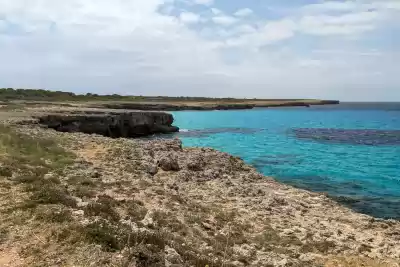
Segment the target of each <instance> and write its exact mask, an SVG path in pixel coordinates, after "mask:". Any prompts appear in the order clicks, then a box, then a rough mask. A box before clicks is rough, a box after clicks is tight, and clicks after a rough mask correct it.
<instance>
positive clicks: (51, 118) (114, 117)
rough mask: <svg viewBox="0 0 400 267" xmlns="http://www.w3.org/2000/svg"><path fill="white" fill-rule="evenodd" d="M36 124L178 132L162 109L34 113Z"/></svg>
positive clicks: (122, 133)
mask: <svg viewBox="0 0 400 267" xmlns="http://www.w3.org/2000/svg"><path fill="white" fill-rule="evenodd" d="M37 118H38V121H39V123H40V124H42V125H45V126H47V127H49V128H52V129H55V130H57V131H60V132H83V133H88V134H100V135H104V136H108V137H113V138H118V137H138V136H146V135H151V134H156V133H171V132H178V131H179V128H178V127H176V126H172V123H173V121H174V118H173V116H172V115H171V114H168V113H164V112H142V111H125V112H105V111H104V112H84V113H77V114H74V113H72V114H71V113H58V114H47V115H40V116H37Z"/></svg>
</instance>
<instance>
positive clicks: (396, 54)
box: [0, 0, 400, 101]
mask: <svg viewBox="0 0 400 267" xmlns="http://www.w3.org/2000/svg"><path fill="white" fill-rule="evenodd" d="M399 15H400V1H399V0H348V1H335V0H333V1H328V0H327V1H322V0H321V1H320V0H314V1H311V0H290V1H282V0H247V1H239V0H113V1H111V0H85V1H82V0H69V1H65V0H30V1H24V0H13V1H9V0H0V58H1V59H2V63H3V64H1V66H0V87H24V88H48V89H62V90H70V91H74V92H97V93H120V94H135V95H190V96H213V97H222V96H233V97H266V98H331V99H340V100H360V101H366V100H369V101H400V76H399V75H398V73H399V72H400V67H399V64H398V62H399V60H400V16H399ZM4 62H5V63H6V64H4Z"/></svg>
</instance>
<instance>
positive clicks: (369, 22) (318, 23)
mask: <svg viewBox="0 0 400 267" xmlns="http://www.w3.org/2000/svg"><path fill="white" fill-rule="evenodd" d="M378 19H379V13H378V12H375V11H372V12H361V13H352V14H345V15H341V16H327V15H319V16H306V17H303V18H302V19H301V20H300V22H299V23H300V28H301V30H302V31H303V32H304V33H308V34H315V35H332V34H358V33H363V32H365V31H370V30H373V29H374V28H375V22H376V21H377V20H378Z"/></svg>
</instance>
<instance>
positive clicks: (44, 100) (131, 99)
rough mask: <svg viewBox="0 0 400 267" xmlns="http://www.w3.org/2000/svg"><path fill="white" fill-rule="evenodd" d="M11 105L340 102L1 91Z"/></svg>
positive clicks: (191, 106) (217, 106)
mask: <svg viewBox="0 0 400 267" xmlns="http://www.w3.org/2000/svg"><path fill="white" fill-rule="evenodd" d="M1 101H3V102H7V103H9V102H11V103H14V104H15V105H18V104H20V105H21V104H23V105H24V106H37V105H41V106H43V105H46V104H47V105H53V106H70V107H87V108H106V109H129V110H162V111H180V110H235V109H237V110H241V109H253V108H273V107H310V106H314V105H335V104H339V103H340V102H339V101H338V100H319V99H239V98H208V97H167V96H122V95H116V94H114V95H97V94H83V95H79V94H74V93H71V92H61V91H48V90H27V89H12V88H8V89H7V88H3V89H0V102H1Z"/></svg>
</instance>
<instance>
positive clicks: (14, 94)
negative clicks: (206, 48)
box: [0, 88, 303, 107]
mask: <svg viewBox="0 0 400 267" xmlns="http://www.w3.org/2000/svg"><path fill="white" fill-rule="evenodd" d="M11 100H29V101H138V102H234V103H240V102H247V101H271V102H282V101H298V100H299V101H303V100H302V99H255V98H254V99H238V98H229V97H226V98H212V97H189V96H178V97H171V96H132V95H119V94H111V95H99V94H92V93H87V94H75V93H72V92H65V91H51V90H44V89H14V88H0V101H11ZM31 104H35V103H31ZM13 107H17V104H14V106H13Z"/></svg>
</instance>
